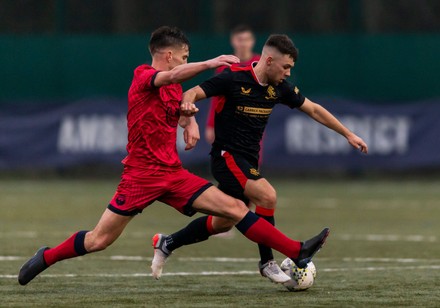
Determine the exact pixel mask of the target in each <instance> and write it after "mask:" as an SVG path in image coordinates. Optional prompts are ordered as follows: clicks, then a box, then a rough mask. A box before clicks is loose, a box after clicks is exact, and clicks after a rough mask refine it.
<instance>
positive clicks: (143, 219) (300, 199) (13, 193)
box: [0, 180, 440, 307]
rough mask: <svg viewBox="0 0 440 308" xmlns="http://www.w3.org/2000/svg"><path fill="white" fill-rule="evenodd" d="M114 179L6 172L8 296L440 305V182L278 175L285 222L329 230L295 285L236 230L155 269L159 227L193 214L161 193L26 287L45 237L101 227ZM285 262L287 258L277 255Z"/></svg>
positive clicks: (1, 188) (1, 253)
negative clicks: (290, 287) (23, 279)
mask: <svg viewBox="0 0 440 308" xmlns="http://www.w3.org/2000/svg"><path fill="white" fill-rule="evenodd" d="M116 184H117V181H104V180H96V181H92V180H50V181H29V180H12V181H6V180H2V181H0V207H1V215H0V298H1V302H0V306H1V307H32V306H40V307H123V306H133V307H243V306H247V307H284V306H285V307H287V306H290V307H292V306H295V307H322V306H327V307H360V306H365V307H378V306H384V307H393V306H396V307H402V306H419V307H438V306H440V304H439V303H440V291H439V290H440V279H439V277H440V245H439V244H440V243H439V242H440V182H436V181H430V182H427V181H425V182H416V181H395V182H393V181H379V182H373V181H336V182H335V181H328V182H325V181H321V182H319V181H318V182H316V181H305V182H300V181H273V184H274V186H275V187H276V189H277V191H278V198H279V203H278V210H277V214H276V215H277V226H278V227H279V228H280V229H281V230H282V231H284V232H285V233H286V234H288V235H290V236H292V237H293V238H296V239H306V238H308V237H310V236H312V235H314V234H315V233H317V232H318V231H320V230H321V228H322V227H324V226H330V227H331V234H330V237H329V239H328V242H327V244H326V246H325V247H324V249H323V250H322V251H321V252H320V253H319V254H318V255H317V256H316V257H315V259H314V263H315V265H316V266H317V270H318V276H317V279H316V281H315V285H314V286H313V287H312V288H311V289H309V290H307V291H305V292H299V293H291V292H288V291H287V290H285V289H284V287H282V286H279V285H274V284H270V283H269V282H268V281H267V280H265V279H263V278H262V277H261V276H259V275H258V274H257V265H256V264H257V261H258V259H257V256H258V252H257V247H256V245H255V244H253V243H251V242H249V241H247V240H246V239H245V238H244V237H243V236H242V235H241V234H240V233H239V232H237V231H235V233H234V234H233V235H232V238H218V237H217V238H211V239H210V240H209V241H206V242H204V243H200V244H197V245H193V246H188V247H184V248H182V249H180V250H179V251H177V252H176V253H175V254H174V255H173V256H172V258H171V259H170V261H169V263H168V264H167V266H166V268H165V271H166V276H164V277H163V278H162V279H161V280H160V281H154V280H153V279H152V278H151V277H150V276H149V273H150V270H149V265H150V257H151V255H152V248H151V247H150V238H151V236H152V235H153V234H154V233H156V232H163V233H169V232H172V231H175V230H177V229H178V228H181V227H183V226H184V225H186V224H187V223H188V222H189V221H190V219H189V218H187V217H184V216H182V215H180V214H179V213H177V212H176V211H175V210H173V209H171V208H169V207H167V206H165V205H163V204H160V203H155V204H153V205H152V206H150V207H149V208H148V209H146V210H145V211H144V213H143V214H141V215H139V216H137V217H136V218H135V219H134V220H133V221H132V223H131V224H130V225H129V226H128V228H127V229H126V231H125V233H124V234H123V235H122V236H121V238H120V239H119V240H118V241H117V242H116V243H115V244H114V245H112V246H111V247H110V248H109V249H107V250H106V251H104V252H100V253H97V254H92V255H88V256H85V257H81V258H77V259H72V260H67V261H64V262H61V263H58V264H56V265H55V266H53V267H52V268H50V269H48V270H47V271H45V272H44V273H43V274H42V275H41V276H39V277H37V278H36V279H35V280H34V281H32V282H31V283H30V284H29V285H28V286H26V287H22V286H19V285H18V282H17V280H16V275H17V273H18V270H19V268H20V266H21V264H22V263H23V262H25V261H26V260H27V259H28V258H29V257H30V256H31V255H32V254H33V253H34V252H35V251H36V249H37V248H39V247H40V246H42V245H49V246H53V245H56V244H58V243H59V242H60V241H62V240H64V239H65V238H66V237H67V236H70V235H71V234H72V233H73V232H75V231H77V230H84V229H85V230H87V229H90V228H93V226H94V224H95V223H96V222H97V220H98V218H99V216H100V214H101V213H102V211H103V210H104V208H105V206H106V204H107V203H108V201H109V199H110V198H111V196H112V195H113V192H114V189H115V187H116ZM276 259H277V260H278V261H279V262H281V261H282V260H283V259H284V257H283V256H282V255H280V254H277V255H276Z"/></svg>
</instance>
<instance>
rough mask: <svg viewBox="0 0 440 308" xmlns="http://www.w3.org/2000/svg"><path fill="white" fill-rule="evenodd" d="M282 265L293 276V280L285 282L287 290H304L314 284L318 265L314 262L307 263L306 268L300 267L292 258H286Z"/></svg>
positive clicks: (284, 270)
mask: <svg viewBox="0 0 440 308" xmlns="http://www.w3.org/2000/svg"><path fill="white" fill-rule="evenodd" d="M280 267H281V269H282V270H283V272H285V273H286V274H287V275H288V276H290V277H291V278H292V280H289V281H288V282H285V283H283V285H284V286H285V287H286V288H287V290H289V291H303V290H307V289H308V288H310V287H311V286H313V283H314V282H315V278H316V267H315V264H313V262H309V263H307V267H306V268H299V267H298V266H296V264H295V262H293V261H292V260H291V259H290V258H286V259H285V260H284V261H283V262H282V263H281V265H280Z"/></svg>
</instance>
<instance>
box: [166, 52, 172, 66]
mask: <svg viewBox="0 0 440 308" xmlns="http://www.w3.org/2000/svg"><path fill="white" fill-rule="evenodd" d="M166 59H167V62H168V63H171V60H173V51H172V50H168V51H167V53H166Z"/></svg>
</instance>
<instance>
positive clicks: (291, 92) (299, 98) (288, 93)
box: [281, 81, 306, 108]
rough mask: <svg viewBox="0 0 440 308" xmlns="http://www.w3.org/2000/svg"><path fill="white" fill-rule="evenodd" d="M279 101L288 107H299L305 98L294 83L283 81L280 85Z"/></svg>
mask: <svg viewBox="0 0 440 308" xmlns="http://www.w3.org/2000/svg"><path fill="white" fill-rule="evenodd" d="M281 93H282V96H281V101H282V103H283V104H284V105H287V106H289V107H290V108H299V107H301V106H302V104H304V101H305V100H306V98H305V97H304V96H303V95H302V94H301V92H299V89H298V87H297V86H295V85H294V84H291V83H290V82H288V81H284V82H283V83H282V85H281Z"/></svg>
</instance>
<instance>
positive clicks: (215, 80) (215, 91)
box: [200, 68, 232, 97]
mask: <svg viewBox="0 0 440 308" xmlns="http://www.w3.org/2000/svg"><path fill="white" fill-rule="evenodd" d="M231 82H232V74H231V70H230V69H229V68H226V69H225V70H223V72H221V73H220V74H218V75H215V76H214V77H211V78H210V79H208V80H206V81H204V82H203V83H201V84H200V87H201V88H202V90H203V92H205V95H206V97H212V96H224V95H226V94H228V91H229V89H230V85H231Z"/></svg>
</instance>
